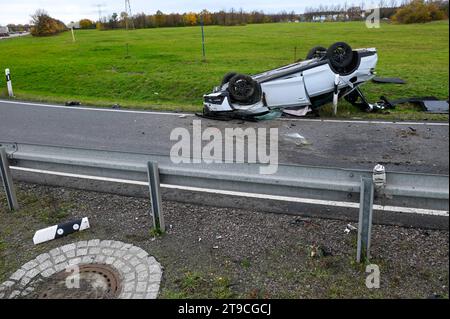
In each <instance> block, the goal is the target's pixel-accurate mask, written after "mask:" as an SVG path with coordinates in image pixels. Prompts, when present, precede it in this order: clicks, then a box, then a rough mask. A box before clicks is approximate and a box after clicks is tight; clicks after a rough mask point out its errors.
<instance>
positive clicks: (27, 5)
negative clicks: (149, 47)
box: [0, 0, 371, 25]
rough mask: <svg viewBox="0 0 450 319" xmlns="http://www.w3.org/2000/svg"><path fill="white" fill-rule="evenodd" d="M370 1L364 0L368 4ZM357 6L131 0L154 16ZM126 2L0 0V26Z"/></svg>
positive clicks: (306, 0)
mask: <svg viewBox="0 0 450 319" xmlns="http://www.w3.org/2000/svg"><path fill="white" fill-rule="evenodd" d="M370 1H371V0H366V2H367V3H370ZM345 2H347V3H348V4H352V3H355V4H359V3H361V2H362V1H361V0H347V1H346V0H277V1H274V0H247V1H245V2H244V1H241V0H190V1H186V0H130V3H131V10H132V13H138V12H145V13H154V12H156V11H157V10H161V11H163V12H164V13H170V12H180V13H182V12H186V11H195V12H198V11H200V10H202V9H208V10H210V11H217V10H222V9H230V8H235V9H240V8H242V9H244V10H246V11H249V10H254V9H256V10H263V11H265V12H270V13H272V12H279V11H282V10H286V11H292V10H294V11H295V12H297V13H301V12H303V10H304V9H305V7H309V6H318V5H319V4H320V3H321V4H337V3H345ZM124 3H125V0H0V25H6V24H8V23H15V24H17V23H22V24H24V23H29V21H30V15H31V14H32V13H33V12H34V11H36V9H45V10H46V11H47V12H48V13H49V14H50V15H51V16H52V17H54V18H57V19H60V20H62V21H64V22H65V23H68V22H70V21H78V20H80V19H82V18H89V19H93V20H96V19H98V16H99V12H98V7H97V5H100V6H101V10H102V15H108V14H111V13H113V12H118V13H120V12H121V11H124V8H125V4H124Z"/></svg>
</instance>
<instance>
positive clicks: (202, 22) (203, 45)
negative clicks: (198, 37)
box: [200, 14, 206, 61]
mask: <svg viewBox="0 0 450 319" xmlns="http://www.w3.org/2000/svg"><path fill="white" fill-rule="evenodd" d="M200 26H201V28H202V54H203V61H206V51H205V30H204V21H203V14H202V15H200Z"/></svg>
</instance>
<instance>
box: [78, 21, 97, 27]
mask: <svg viewBox="0 0 450 319" xmlns="http://www.w3.org/2000/svg"><path fill="white" fill-rule="evenodd" d="M94 27H95V23H94V22H93V21H92V20H89V19H81V20H80V28H81V29H92V28H94Z"/></svg>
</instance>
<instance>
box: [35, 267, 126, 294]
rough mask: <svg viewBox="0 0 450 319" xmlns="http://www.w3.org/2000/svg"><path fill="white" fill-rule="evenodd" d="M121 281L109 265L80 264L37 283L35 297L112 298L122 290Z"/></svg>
mask: <svg viewBox="0 0 450 319" xmlns="http://www.w3.org/2000/svg"><path fill="white" fill-rule="evenodd" d="M77 270H78V271H77ZM120 282H121V280H120V275H119V274H118V273H117V272H116V271H115V270H114V269H113V268H111V267H109V266H107V265H101V264H89V265H79V266H78V268H73V269H71V270H70V271H69V272H66V271H61V272H59V273H57V274H54V275H53V276H50V277H49V278H46V279H45V280H44V281H43V282H41V283H40V284H38V285H37V287H36V288H35V290H34V293H33V295H34V296H33V297H34V298H39V299H81V298H82V299H85V298H86V299H112V298H116V297H117V296H118V295H119V294H120V292H121V285H120ZM30 297H31V296H30Z"/></svg>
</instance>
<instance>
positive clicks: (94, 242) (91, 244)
mask: <svg viewBox="0 0 450 319" xmlns="http://www.w3.org/2000/svg"><path fill="white" fill-rule="evenodd" d="M99 245H100V239H91V240H89V241H88V247H96V246H99Z"/></svg>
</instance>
